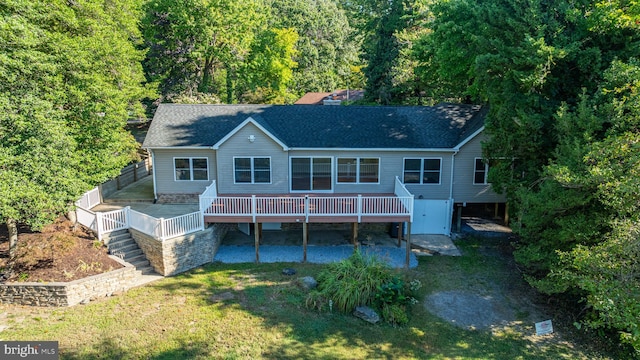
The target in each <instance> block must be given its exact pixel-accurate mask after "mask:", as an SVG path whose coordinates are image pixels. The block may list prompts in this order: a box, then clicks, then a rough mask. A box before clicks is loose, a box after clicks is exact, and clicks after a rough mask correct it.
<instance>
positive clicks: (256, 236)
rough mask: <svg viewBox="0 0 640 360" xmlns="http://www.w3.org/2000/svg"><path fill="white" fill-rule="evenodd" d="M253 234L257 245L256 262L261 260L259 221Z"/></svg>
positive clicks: (255, 224)
mask: <svg viewBox="0 0 640 360" xmlns="http://www.w3.org/2000/svg"><path fill="white" fill-rule="evenodd" d="M253 235H254V238H255V245H256V263H259V262H260V234H259V233H258V223H254V228H253Z"/></svg>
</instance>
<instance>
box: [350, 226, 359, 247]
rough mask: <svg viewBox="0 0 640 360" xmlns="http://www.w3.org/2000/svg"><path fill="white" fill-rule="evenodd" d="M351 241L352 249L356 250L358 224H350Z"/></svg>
mask: <svg viewBox="0 0 640 360" xmlns="http://www.w3.org/2000/svg"><path fill="white" fill-rule="evenodd" d="M351 240H352V241H353V247H354V248H356V249H357V248H358V223H355V222H354V223H351Z"/></svg>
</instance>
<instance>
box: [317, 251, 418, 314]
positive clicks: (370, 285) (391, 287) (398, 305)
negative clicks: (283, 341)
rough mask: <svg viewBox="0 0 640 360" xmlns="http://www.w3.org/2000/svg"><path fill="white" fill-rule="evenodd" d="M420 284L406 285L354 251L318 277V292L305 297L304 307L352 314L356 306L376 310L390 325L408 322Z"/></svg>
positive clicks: (389, 270)
mask: <svg viewBox="0 0 640 360" xmlns="http://www.w3.org/2000/svg"><path fill="white" fill-rule="evenodd" d="M420 285H421V284H420V281H418V280H413V281H409V282H407V281H405V280H403V277H402V276H401V274H399V273H398V272H397V271H396V270H394V269H392V268H391V267H390V266H389V265H388V264H387V263H386V262H385V261H384V260H382V259H380V258H379V257H377V256H376V255H374V254H363V253H362V252H360V251H359V250H356V251H355V252H354V253H353V255H351V256H350V257H349V258H347V259H345V260H342V261H340V262H336V263H332V264H329V265H328V266H327V267H326V268H325V269H324V270H322V271H321V272H320V273H319V274H318V288H317V289H316V290H314V291H312V292H311V293H309V295H308V296H307V300H306V304H307V307H310V308H315V309H318V310H329V311H333V310H334V309H335V310H337V311H341V312H347V313H348V312H351V311H353V310H354V309H355V307H357V306H365V305H366V306H371V307H374V308H376V310H378V311H379V312H380V313H381V315H382V318H383V319H384V320H385V321H387V322H388V323H390V324H393V325H402V324H406V323H407V322H408V321H409V316H408V313H407V310H408V307H409V306H410V305H412V304H415V303H416V302H417V300H416V299H415V297H414V296H413V295H414V294H415V292H416V291H417V290H418V289H419V288H420Z"/></svg>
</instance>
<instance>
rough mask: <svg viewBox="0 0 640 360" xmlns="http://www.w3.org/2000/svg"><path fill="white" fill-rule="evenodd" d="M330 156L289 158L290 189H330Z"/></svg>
mask: <svg viewBox="0 0 640 360" xmlns="http://www.w3.org/2000/svg"><path fill="white" fill-rule="evenodd" d="M331 175H332V174H331V158H322V157H313V158H311V157H304V158H303V157H301V158H291V190H293V191H304V190H315V191H323V190H324V191H326V190H331Z"/></svg>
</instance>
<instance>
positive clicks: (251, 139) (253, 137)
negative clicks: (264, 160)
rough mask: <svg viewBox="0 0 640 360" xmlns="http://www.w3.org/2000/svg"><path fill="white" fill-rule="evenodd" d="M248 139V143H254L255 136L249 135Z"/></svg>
mask: <svg viewBox="0 0 640 360" xmlns="http://www.w3.org/2000/svg"><path fill="white" fill-rule="evenodd" d="M248 139H249V142H254V141H256V136H255V135H249V137H248Z"/></svg>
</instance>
